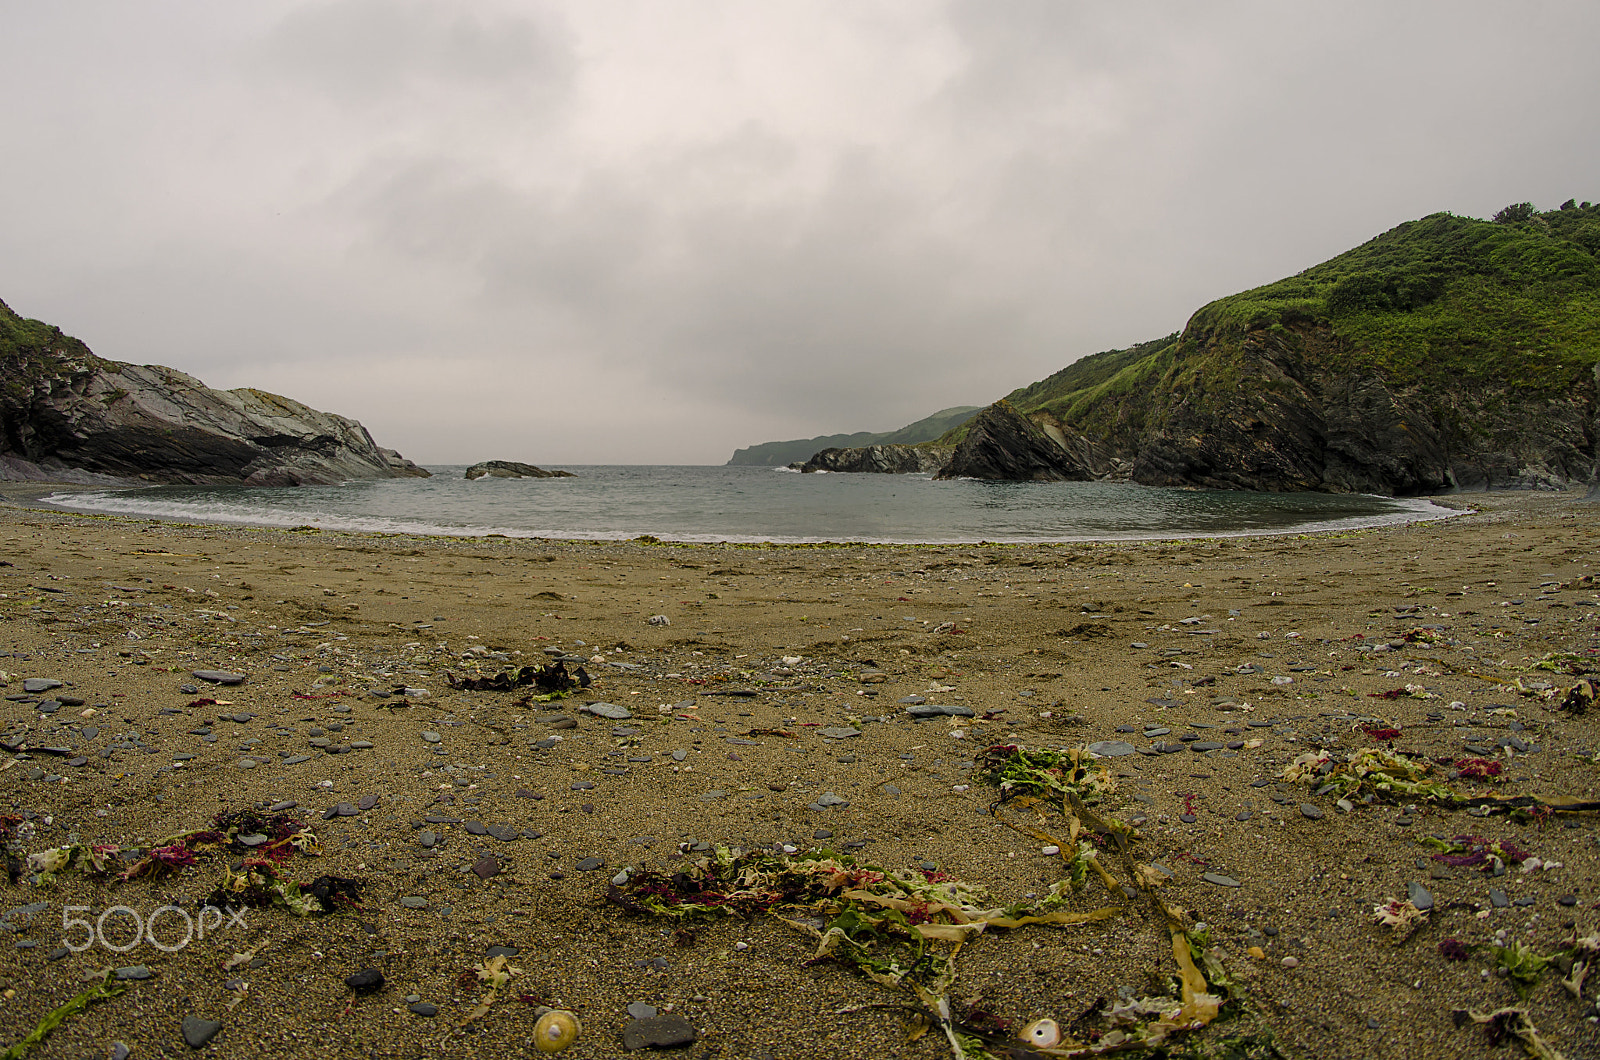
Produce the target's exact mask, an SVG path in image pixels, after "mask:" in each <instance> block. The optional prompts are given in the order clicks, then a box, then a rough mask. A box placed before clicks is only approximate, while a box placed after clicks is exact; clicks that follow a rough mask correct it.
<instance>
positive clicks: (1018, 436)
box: [937, 400, 1099, 482]
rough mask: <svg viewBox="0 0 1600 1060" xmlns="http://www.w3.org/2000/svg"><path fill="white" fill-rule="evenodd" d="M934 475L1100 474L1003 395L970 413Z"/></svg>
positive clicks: (1048, 478) (1065, 477) (1067, 478)
mask: <svg viewBox="0 0 1600 1060" xmlns="http://www.w3.org/2000/svg"><path fill="white" fill-rule="evenodd" d="M937 477H938V478H946V479H948V478H981V479H1000V480H1005V481H1013V482H1088V481H1091V480H1093V479H1095V478H1098V477H1099V476H1098V475H1096V474H1095V471H1094V469H1093V468H1092V467H1090V465H1089V463H1088V462H1087V461H1086V460H1084V459H1083V457H1082V456H1081V455H1080V454H1077V453H1073V452H1070V451H1069V450H1068V449H1067V448H1066V447H1064V446H1063V445H1061V444H1060V443H1058V442H1057V441H1056V440H1055V439H1054V438H1052V437H1051V436H1050V435H1049V434H1046V433H1045V431H1044V430H1043V429H1042V428H1040V427H1039V426H1037V425H1036V424H1034V423H1033V422H1032V421H1031V420H1029V419H1028V417H1026V416H1024V415H1023V414H1022V413H1020V412H1018V411H1017V410H1016V409H1015V408H1014V407H1012V405H1011V404H1010V402H1007V401H1003V400H1002V401H996V402H995V403H994V404H993V405H990V406H989V407H988V408H986V409H984V410H983V411H982V412H980V413H978V414H977V415H976V416H974V417H973V418H972V421H971V422H970V423H968V424H967V433H966V437H965V438H963V439H962V440H961V442H960V444H959V445H957V446H956V448H955V452H953V453H952V454H951V455H950V461H949V463H947V464H946V465H945V466H944V469H943V470H942V471H940V472H939V474H938V476H937Z"/></svg>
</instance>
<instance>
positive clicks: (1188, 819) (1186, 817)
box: [1178, 813, 1200, 824]
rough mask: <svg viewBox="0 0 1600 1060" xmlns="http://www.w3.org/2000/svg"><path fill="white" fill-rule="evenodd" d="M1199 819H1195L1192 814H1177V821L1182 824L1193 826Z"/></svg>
mask: <svg viewBox="0 0 1600 1060" xmlns="http://www.w3.org/2000/svg"><path fill="white" fill-rule="evenodd" d="M1199 819H1200V818H1198V817H1196V816H1195V815H1194V814H1192V813H1180V814H1178V820H1180V821H1182V822H1183V823H1184V824H1194V823H1195V822H1196V821H1198V820H1199Z"/></svg>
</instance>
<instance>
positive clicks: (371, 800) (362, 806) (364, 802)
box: [356, 795, 378, 813]
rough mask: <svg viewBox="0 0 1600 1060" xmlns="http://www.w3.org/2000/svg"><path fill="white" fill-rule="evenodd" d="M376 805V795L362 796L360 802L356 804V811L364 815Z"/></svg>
mask: <svg viewBox="0 0 1600 1060" xmlns="http://www.w3.org/2000/svg"><path fill="white" fill-rule="evenodd" d="M376 805H378V797H377V796H376V795H364V796H362V798H361V801H360V802H358V803H356V809H358V810H360V811H362V812H363V813H365V812H366V811H367V810H370V809H372V808H373V807H374V806H376Z"/></svg>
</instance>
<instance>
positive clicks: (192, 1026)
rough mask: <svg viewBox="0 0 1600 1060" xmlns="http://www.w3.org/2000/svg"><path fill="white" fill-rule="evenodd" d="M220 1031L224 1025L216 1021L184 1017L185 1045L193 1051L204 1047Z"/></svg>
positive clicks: (197, 1017)
mask: <svg viewBox="0 0 1600 1060" xmlns="http://www.w3.org/2000/svg"><path fill="white" fill-rule="evenodd" d="M220 1030H222V1024H221V1023H218V1022H217V1021H216V1020H204V1019H201V1018H200V1017H199V1016H185V1017H183V1043H184V1044H185V1045H187V1046H188V1047H189V1048H191V1049H199V1048H201V1047H203V1046H204V1045H205V1044H206V1043H207V1042H209V1041H210V1040H211V1039H213V1038H215V1037H216V1036H217V1032H218V1031H220Z"/></svg>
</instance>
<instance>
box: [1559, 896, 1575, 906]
mask: <svg viewBox="0 0 1600 1060" xmlns="http://www.w3.org/2000/svg"><path fill="white" fill-rule="evenodd" d="M1556 901H1558V902H1560V903H1561V904H1562V905H1565V906H1574V905H1577V904H1578V896H1577V895H1575V894H1564V895H1562V896H1561V897H1560V898H1557V899H1556Z"/></svg>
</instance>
